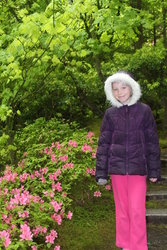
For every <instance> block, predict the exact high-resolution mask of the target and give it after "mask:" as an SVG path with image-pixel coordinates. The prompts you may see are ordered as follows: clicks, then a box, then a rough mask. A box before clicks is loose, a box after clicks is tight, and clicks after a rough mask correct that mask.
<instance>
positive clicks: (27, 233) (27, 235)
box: [20, 224, 33, 240]
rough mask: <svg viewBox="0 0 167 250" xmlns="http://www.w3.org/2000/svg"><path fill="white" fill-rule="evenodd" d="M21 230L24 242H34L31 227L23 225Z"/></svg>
mask: <svg viewBox="0 0 167 250" xmlns="http://www.w3.org/2000/svg"><path fill="white" fill-rule="evenodd" d="M20 228H21V229H20V231H21V234H20V238H21V239H22V240H32V237H33V234H32V233H31V230H30V227H29V226H28V225H27V224H23V225H21V226H20Z"/></svg>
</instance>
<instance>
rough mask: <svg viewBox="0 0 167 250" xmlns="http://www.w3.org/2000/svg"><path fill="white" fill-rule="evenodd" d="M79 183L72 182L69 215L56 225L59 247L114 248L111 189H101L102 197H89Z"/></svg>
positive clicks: (83, 249) (68, 249) (64, 249)
mask: <svg viewBox="0 0 167 250" xmlns="http://www.w3.org/2000/svg"><path fill="white" fill-rule="evenodd" d="M82 188H83V183H80V184H79V186H78V185H77V188H76V186H74V188H73V190H74V192H75V194H74V193H73V196H75V198H76V199H74V203H73V210H72V211H73V218H72V220H71V221H65V222H64V223H63V225H62V226H61V227H60V228H59V238H58V242H59V244H60V245H61V250H76V249H77V250H102V249H103V250H115V249H118V248H116V247H115V205H114V200H113V195H112V192H111V191H106V190H104V187H100V190H101V191H102V197H98V198H97V197H93V193H89V198H88V193H87V192H88V191H87V187H86V188H85V189H86V191H85V193H84V195H82V198H80V197H79V193H80V194H81V193H82V194H83V190H81V189H82Z"/></svg>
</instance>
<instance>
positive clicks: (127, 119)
mask: <svg viewBox="0 0 167 250" xmlns="http://www.w3.org/2000/svg"><path fill="white" fill-rule="evenodd" d="M128 152H129V112H128V106H126V169H125V171H126V174H128Z"/></svg>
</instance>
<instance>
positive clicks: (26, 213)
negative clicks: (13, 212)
mask: <svg viewBox="0 0 167 250" xmlns="http://www.w3.org/2000/svg"><path fill="white" fill-rule="evenodd" d="M18 215H19V217H20V218H28V217H29V212H28V211H24V212H23V213H20V212H18Z"/></svg>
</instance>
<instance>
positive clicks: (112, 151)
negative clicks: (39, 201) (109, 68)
mask: <svg viewBox="0 0 167 250" xmlns="http://www.w3.org/2000/svg"><path fill="white" fill-rule="evenodd" d="M105 93H106V96H107V99H108V100H109V101H110V102H111V104H112V106H113V107H110V108H109V109H107V110H106V112H105V115H104V118H103V121H102V125H101V129H100V130H101V134H100V137H99V141H98V149H97V161H96V180H97V182H98V184H99V185H104V184H106V183H107V179H108V174H110V175H111V181H112V188H113V194H114V201H115V208H116V246H117V247H120V248H123V249H124V250H147V235H146V209H145V200H146V176H148V178H149V180H150V181H151V182H156V181H157V180H158V179H159V178H160V148H159V142H158V136H157V130H156V124H155V120H154V118H153V115H152V112H151V109H150V107H149V106H148V105H146V104H144V103H141V102H138V100H139V99H140V97H141V90H140V86H139V84H138V83H137V82H136V81H135V80H134V79H133V78H132V77H131V76H130V75H129V74H127V73H125V72H117V73H116V74H114V75H112V76H110V77H109V78H108V79H107V80H106V82H105Z"/></svg>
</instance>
